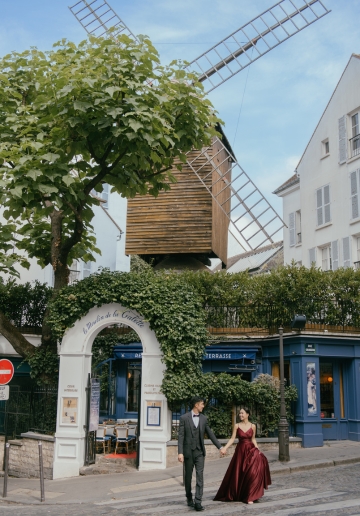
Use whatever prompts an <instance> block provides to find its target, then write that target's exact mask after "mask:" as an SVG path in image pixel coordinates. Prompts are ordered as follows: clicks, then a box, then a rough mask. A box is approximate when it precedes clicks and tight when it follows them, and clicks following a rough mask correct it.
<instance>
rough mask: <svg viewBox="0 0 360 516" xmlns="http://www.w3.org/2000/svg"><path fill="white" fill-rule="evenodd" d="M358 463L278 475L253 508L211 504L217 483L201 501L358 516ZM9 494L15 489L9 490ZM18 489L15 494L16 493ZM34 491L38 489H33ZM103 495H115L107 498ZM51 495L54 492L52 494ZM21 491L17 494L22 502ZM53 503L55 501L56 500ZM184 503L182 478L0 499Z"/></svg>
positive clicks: (54, 509) (162, 506) (257, 510)
mask: <svg viewBox="0 0 360 516" xmlns="http://www.w3.org/2000/svg"><path fill="white" fill-rule="evenodd" d="M359 478H360V464H354V465H349V466H342V467H333V468H322V469H309V471H308V472H299V473H293V474H290V475H275V476H274V477H273V485H272V486H271V487H270V489H269V491H268V492H266V495H265V496H264V498H263V499H261V500H260V502H259V503H257V504H254V505H253V506H249V505H244V504H241V503H239V504H238V503H236V504H235V503H234V504H224V503H221V502H213V501H212V499H213V497H214V495H215V493H216V490H217V487H218V485H219V481H218V480H217V481H216V482H215V481H212V482H207V483H206V485H205V491H204V499H203V505H204V506H205V508H206V511H205V512H204V514H206V515H208V516H221V515H229V516H232V515H235V514H242V513H244V514H245V513H247V514H248V513H250V512H251V514H254V516H260V515H261V516H265V515H269V514H271V515H272V516H287V515H292V514H294V515H297V516H301V515H305V514H317V515H318V516H322V515H325V514H326V515H335V514H336V515H352V516H355V515H356V516H358V515H360V494H359V482H358V479H359ZM9 494H11V490H10V491H9ZM14 494H15V493H13V495H14ZM34 494H35V493H34ZM105 495H112V496H111V499H105V498H106V497H105ZM48 496H50V497H51V496H53V497H54V495H52V494H51V493H48ZM20 499H21V493H19V500H20ZM53 503H54V500H53ZM193 512H194V511H193V510H192V509H188V508H187V506H186V504H185V496H184V491H183V487H182V486H181V477H175V478H170V479H168V480H160V481H154V482H146V483H142V484H137V485H131V486H122V487H118V488H116V487H115V488H112V489H110V490H106V493H105V492H104V500H103V501H99V502H95V503H85V504H72V505H67V504H66V505H64V502H60V504H59V505H47V504H46V503H45V504H44V505H41V506H40V505H32V506H31V505H30V506H29V505H28V506H25V505H21V504H14V503H7V502H4V501H1V505H0V515H7V514H9V515H11V514H16V515H18V514H19V515H21V516H35V515H41V516H42V515H52V516H59V515H65V514H66V515H69V516H77V515H79V516H80V515H83V514H84V515H85V514H86V515H89V516H92V515H100V514H121V516H135V515H136V516H138V515H143V514H144V515H153V516H156V515H159V516H162V515H165V516H180V515H182V514H191V513H193Z"/></svg>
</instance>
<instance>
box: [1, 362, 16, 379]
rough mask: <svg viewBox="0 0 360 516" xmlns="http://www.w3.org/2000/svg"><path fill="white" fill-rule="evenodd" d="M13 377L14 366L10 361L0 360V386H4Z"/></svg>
mask: <svg viewBox="0 0 360 516" xmlns="http://www.w3.org/2000/svg"><path fill="white" fill-rule="evenodd" d="M13 376H14V366H13V364H12V362H10V360H8V359H7V358H3V359H2V360H0V385H6V384H7V383H9V382H10V380H11V378H12V377H13Z"/></svg>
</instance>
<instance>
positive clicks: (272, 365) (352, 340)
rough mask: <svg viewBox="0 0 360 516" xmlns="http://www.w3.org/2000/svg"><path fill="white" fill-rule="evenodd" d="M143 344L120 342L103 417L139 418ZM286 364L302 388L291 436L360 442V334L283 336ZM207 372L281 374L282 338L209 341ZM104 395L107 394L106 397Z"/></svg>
mask: <svg viewBox="0 0 360 516" xmlns="http://www.w3.org/2000/svg"><path fill="white" fill-rule="evenodd" d="M141 353H142V345H141V343H134V344H130V345H118V346H115V348H114V353H113V357H112V358H111V359H109V360H108V361H107V362H109V364H110V368H109V369H110V376H111V382H109V389H108V393H107V395H106V396H107V398H108V401H107V403H104V404H103V410H102V412H101V415H102V417H104V418H105V417H106V418H109V417H111V418H113V419H137V413H138V400H139V387H140V383H141ZM284 366H285V367H284V369H285V379H286V382H287V383H288V384H294V385H296V387H297V390H298V400H297V401H296V402H295V403H294V407H293V410H292V412H293V414H294V417H295V423H294V424H293V425H292V426H291V429H290V432H291V434H292V435H296V436H297V437H301V438H302V443H303V446H304V447H313V446H322V445H323V442H324V440H341V439H350V440H354V441H360V338H359V337H357V336H350V335H348V336H345V335H334V334H333V335H329V334H328V335H319V334H313V335H311V334H309V333H306V334H302V333H300V334H295V333H289V334H285V335H284ZM203 371H204V372H210V371H211V372H215V373H216V372H219V373H220V372H227V373H229V374H241V375H242V378H243V379H245V380H247V381H252V380H253V379H254V378H255V377H256V376H257V375H258V374H260V373H267V374H271V375H273V376H277V377H278V376H279V337H278V336H277V337H275V336H274V337H263V338H258V339H251V340H242V341H238V342H232V343H231V344H229V343H228V342H227V343H225V342H223V343H221V342H218V343H217V344H216V345H212V346H208V347H207V348H206V354H205V356H204V361H203ZM106 396H105V397H106Z"/></svg>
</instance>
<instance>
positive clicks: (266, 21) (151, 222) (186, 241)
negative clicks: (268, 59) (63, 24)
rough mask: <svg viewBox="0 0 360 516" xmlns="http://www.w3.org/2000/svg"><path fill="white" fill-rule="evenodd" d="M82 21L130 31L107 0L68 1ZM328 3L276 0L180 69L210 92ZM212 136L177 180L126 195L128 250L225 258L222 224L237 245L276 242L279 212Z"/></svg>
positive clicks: (90, 26)
mask: <svg viewBox="0 0 360 516" xmlns="http://www.w3.org/2000/svg"><path fill="white" fill-rule="evenodd" d="M70 10H71V12H72V13H73V14H74V16H75V17H76V18H77V19H78V21H79V22H80V23H81V25H82V26H83V27H84V29H85V30H86V31H87V32H88V33H89V34H92V35H95V36H103V35H104V34H105V33H106V32H107V31H108V30H109V29H110V28H115V35H117V34H127V35H128V36H129V37H131V38H134V39H136V37H135V36H134V34H133V33H132V32H131V31H130V29H129V28H128V27H127V26H126V24H125V23H124V22H123V20H122V19H121V18H119V16H118V15H117V14H116V13H115V11H114V10H113V9H112V8H111V7H110V5H109V4H108V2H107V1H106V0H92V1H86V0H80V1H79V2H77V3H76V4H75V5H73V6H72V7H70ZM329 12H330V11H329V10H328V9H327V8H326V7H325V5H324V4H323V2H322V1H321V0H281V1H279V2H278V3H276V4H275V5H273V6H272V7H271V8H269V9H267V10H266V11H264V12H262V13H261V14H259V15H258V16H257V17H255V18H253V19H252V20H250V21H249V22H248V23H246V24H245V25H243V26H242V27H240V28H239V29H237V30H236V31H234V32H233V33H231V34H230V35H228V36H227V37H226V38H224V39H223V40H221V41H220V42H219V43H217V44H216V45H214V46H213V47H211V48H210V49H209V50H207V51H206V52H204V53H203V54H202V55H200V56H199V57H198V58H197V59H195V60H193V61H192V62H191V63H190V64H189V65H188V66H187V67H186V69H187V70H188V71H194V72H196V73H197V74H199V79H198V80H199V81H200V82H202V83H203V84H204V88H205V91H206V92H210V91H212V90H214V89H215V88H217V87H218V86H221V85H222V84H223V83H224V82H226V81H228V80H229V79H231V78H232V77H233V76H234V75H236V74H237V73H239V72H240V71H242V70H243V69H244V68H246V67H247V66H249V65H250V64H251V63H253V62H254V61H256V60H257V59H259V58H260V57H262V56H263V55H264V54H266V53H267V52H269V51H270V50H272V49H273V48H275V47H277V46H278V45H280V44H281V43H283V42H284V41H286V40H287V39H289V38H290V37H292V36H294V35H295V34H297V33H298V32H300V31H302V30H303V29H304V28H306V27H308V26H309V25H311V24H312V23H314V22H315V21H317V20H319V19H320V18H322V17H323V16H325V15H326V14H328V13H329ZM218 129H219V131H220V132H221V133H222V138H221V139H219V138H214V139H213V141H212V144H211V145H210V146H208V147H205V148H203V149H201V150H200V151H195V150H193V151H190V152H189V153H188V155H187V163H186V164H185V165H184V166H183V170H182V171H177V170H176V169H174V171H173V174H174V176H175V177H176V179H177V183H176V184H175V185H172V188H171V190H170V192H163V193H161V194H160V195H159V197H158V198H157V199H153V198H152V199H151V200H150V198H149V197H148V196H140V195H138V196H136V197H135V199H130V200H129V201H128V213H127V236H126V252H127V254H139V255H141V256H143V257H145V258H146V257H147V258H150V257H151V258H156V259H158V260H159V259H161V258H164V256H167V255H174V254H185V253H186V254H190V255H192V256H196V257H198V258H200V260H201V261H203V262H204V263H206V262H207V263H209V262H208V261H207V260H208V258H209V257H218V258H220V259H221V260H222V262H223V264H226V261H227V245H228V230H229V231H230V233H231V234H232V235H233V237H234V238H235V239H236V241H237V242H238V243H239V244H240V246H241V247H242V249H243V250H244V251H249V250H250V251H251V250H255V249H258V248H260V247H262V246H264V245H269V244H270V245H271V244H274V243H275V240H274V239H275V238H276V235H277V234H279V232H280V230H281V229H282V228H283V227H284V226H285V223H284V222H283V221H282V219H281V217H280V216H279V215H278V214H277V212H276V211H275V210H274V208H273V207H272V206H271V205H270V203H269V202H268V201H267V200H266V198H265V197H264V196H263V195H262V193H261V192H260V190H259V189H258V188H257V187H256V185H255V184H254V182H253V181H252V179H251V178H250V177H249V175H248V174H247V173H246V172H245V171H244V170H243V168H242V167H241V166H240V165H239V163H238V162H237V160H236V158H235V156H234V153H233V151H232V149H231V146H230V145H229V142H228V140H227V138H226V137H225V135H224V134H223V132H222V130H221V128H220V127H219V128H218Z"/></svg>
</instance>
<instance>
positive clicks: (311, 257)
mask: <svg viewBox="0 0 360 516" xmlns="http://www.w3.org/2000/svg"><path fill="white" fill-rule="evenodd" d="M309 263H310V267H311V266H312V264H314V265H316V248H315V247H312V248H311V249H309Z"/></svg>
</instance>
